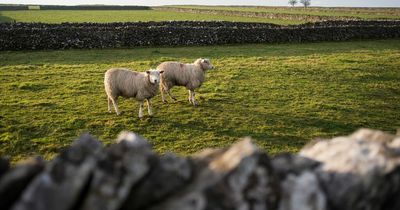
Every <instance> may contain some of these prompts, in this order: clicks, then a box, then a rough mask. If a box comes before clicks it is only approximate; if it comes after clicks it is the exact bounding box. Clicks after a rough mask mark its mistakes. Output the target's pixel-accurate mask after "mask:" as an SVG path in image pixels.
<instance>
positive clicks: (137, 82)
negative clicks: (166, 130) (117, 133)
mask: <svg viewBox="0 0 400 210" xmlns="http://www.w3.org/2000/svg"><path fill="white" fill-rule="evenodd" d="M162 73H163V71H158V70H153V69H152V70H148V71H146V72H135V71H131V70H129V69H125V68H112V69H109V70H107V72H106V73H105V76H104V87H105V90H106V93H107V100H108V112H110V113H111V103H112V104H113V105H114V108H115V112H116V113H117V115H119V114H120V111H119V109H118V97H119V96H122V97H125V98H134V99H136V100H137V101H139V105H140V106H139V118H142V117H143V103H144V100H146V101H147V107H148V113H149V115H150V116H151V115H153V111H152V109H151V103H150V99H151V98H153V97H154V96H155V95H156V94H157V91H158V89H159V82H160V74H162Z"/></svg>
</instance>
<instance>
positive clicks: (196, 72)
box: [157, 58, 214, 106]
mask: <svg viewBox="0 0 400 210" xmlns="http://www.w3.org/2000/svg"><path fill="white" fill-rule="evenodd" d="M213 68H214V66H213V65H212V64H211V62H210V60H209V59H204V58H199V59H197V60H196V61H195V62H194V63H192V64H183V63H180V62H171V61H170V62H163V63H161V64H160V65H159V66H157V70H159V71H164V73H163V74H162V75H161V81H160V92H161V97H162V101H163V102H164V103H166V102H167V100H166V99H165V96H164V94H165V93H167V94H168V95H169V97H170V98H171V99H172V100H174V101H176V98H175V97H174V96H173V95H172V94H171V92H170V89H171V88H172V87H173V86H185V87H186V89H188V90H189V103H191V104H193V105H194V106H196V105H198V103H197V101H196V98H195V92H194V90H195V89H196V88H199V87H200V86H201V85H202V84H203V82H204V79H205V73H206V71H207V70H209V69H213Z"/></svg>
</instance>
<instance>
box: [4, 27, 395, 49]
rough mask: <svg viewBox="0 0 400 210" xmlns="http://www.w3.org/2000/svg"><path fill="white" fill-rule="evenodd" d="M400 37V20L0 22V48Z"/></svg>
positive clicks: (123, 46) (241, 42)
mask: <svg viewBox="0 0 400 210" xmlns="http://www.w3.org/2000/svg"><path fill="white" fill-rule="evenodd" d="M398 37H400V21H339V22H337V21H326V22H319V23H309V24H303V25H298V26H279V25H274V24H264V23H233V22H191V21H172V22H134V23H105V24H100V23H62V24H43V23H0V50H3V51H4V50H37V49H71V48H74V49H92V48H131V47H137V46H197V45H216V44H243V43H284V42H317V41H345V40H358V39H385V38H398Z"/></svg>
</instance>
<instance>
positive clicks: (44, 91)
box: [0, 40, 400, 161]
mask: <svg viewBox="0 0 400 210" xmlns="http://www.w3.org/2000/svg"><path fill="white" fill-rule="evenodd" d="M198 57H208V58H211V59H212V61H213V64H214V65H215V66H216V69H215V70H211V71H209V72H208V74H207V81H206V82H205V83H204V85H203V86H202V87H201V88H200V89H199V91H198V93H197V98H198V101H199V102H200V106H198V107H193V106H191V105H189V102H188V101H187V91H186V90H185V89H184V88H182V87H175V88H173V89H172V92H173V93H174V94H175V95H176V96H177V98H178V101H177V102H171V103H169V104H162V102H161V99H160V96H159V95H158V96H156V97H155V98H154V99H153V103H154V111H155V116H154V117H153V118H149V117H147V115H145V118H144V119H138V118H137V114H138V104H137V102H135V101H134V100H132V99H120V109H121V110H122V112H123V113H122V115H121V116H117V115H115V113H113V114H109V113H108V112H107V101H106V95H105V92H104V88H103V76H104V72H105V71H106V70H107V69H108V68H111V67H127V68H132V69H135V70H138V71H144V70H147V69H149V68H150V67H156V66H157V65H158V64H159V63H160V62H163V61H167V60H180V61H183V62H192V61H193V60H195V59H196V58H198ZM0 78H1V81H2V82H1V83H0V90H1V92H0V100H1V101H0V119H1V120H0V156H4V155H6V156H11V157H12V160H13V161H17V160H20V159H23V158H26V157H28V156H32V155H44V156H45V157H46V158H50V157H52V156H53V155H55V154H56V153H57V152H58V151H59V150H60V149H61V148H63V147H65V146H67V145H69V144H70V143H71V142H72V141H73V140H74V139H75V138H76V137H77V136H78V135H80V134H82V133H84V132H90V133H91V134H92V135H94V136H96V137H98V138H100V139H101V140H102V141H103V142H104V143H105V144H109V143H111V142H113V141H114V139H115V137H116V136H117V135H118V133H119V132H120V131H122V130H131V131H134V132H137V133H139V134H141V135H143V136H144V137H145V138H147V139H149V140H150V142H151V143H152V144H153V145H154V148H155V150H156V151H158V152H160V153H164V152H168V151H172V152H176V153H179V154H192V153H194V152H197V151H199V150H201V149H204V148H207V147H223V146H227V145H229V144H231V143H232V142H234V141H236V140H237V139H238V138H241V137H244V136H251V137H252V138H253V139H254V141H255V142H256V143H257V144H258V145H259V146H260V147H261V148H263V149H266V150H267V151H268V152H269V153H272V154H275V153H279V152H296V151H298V150H299V149H300V148H301V147H302V146H304V144H306V143H307V142H308V141H309V140H311V139H313V138H315V137H323V138H330V137H332V136H338V135H344V134H348V133H351V132H353V131H354V130H356V129H358V128H361V127H369V128H375V129H381V130H386V131H389V132H392V133H394V132H395V130H396V129H397V128H399V127H400V104H399V101H400V86H399V81H400V40H377V41H353V42H326V43H307V44H253V45H232V46H208V47H176V48H135V49H108V50H65V51H24V52H0ZM146 114H147V113H146Z"/></svg>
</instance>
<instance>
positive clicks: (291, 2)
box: [289, 0, 297, 7]
mask: <svg viewBox="0 0 400 210" xmlns="http://www.w3.org/2000/svg"><path fill="white" fill-rule="evenodd" d="M289 4H290V5H292V7H294V5H296V4H297V0H289Z"/></svg>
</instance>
